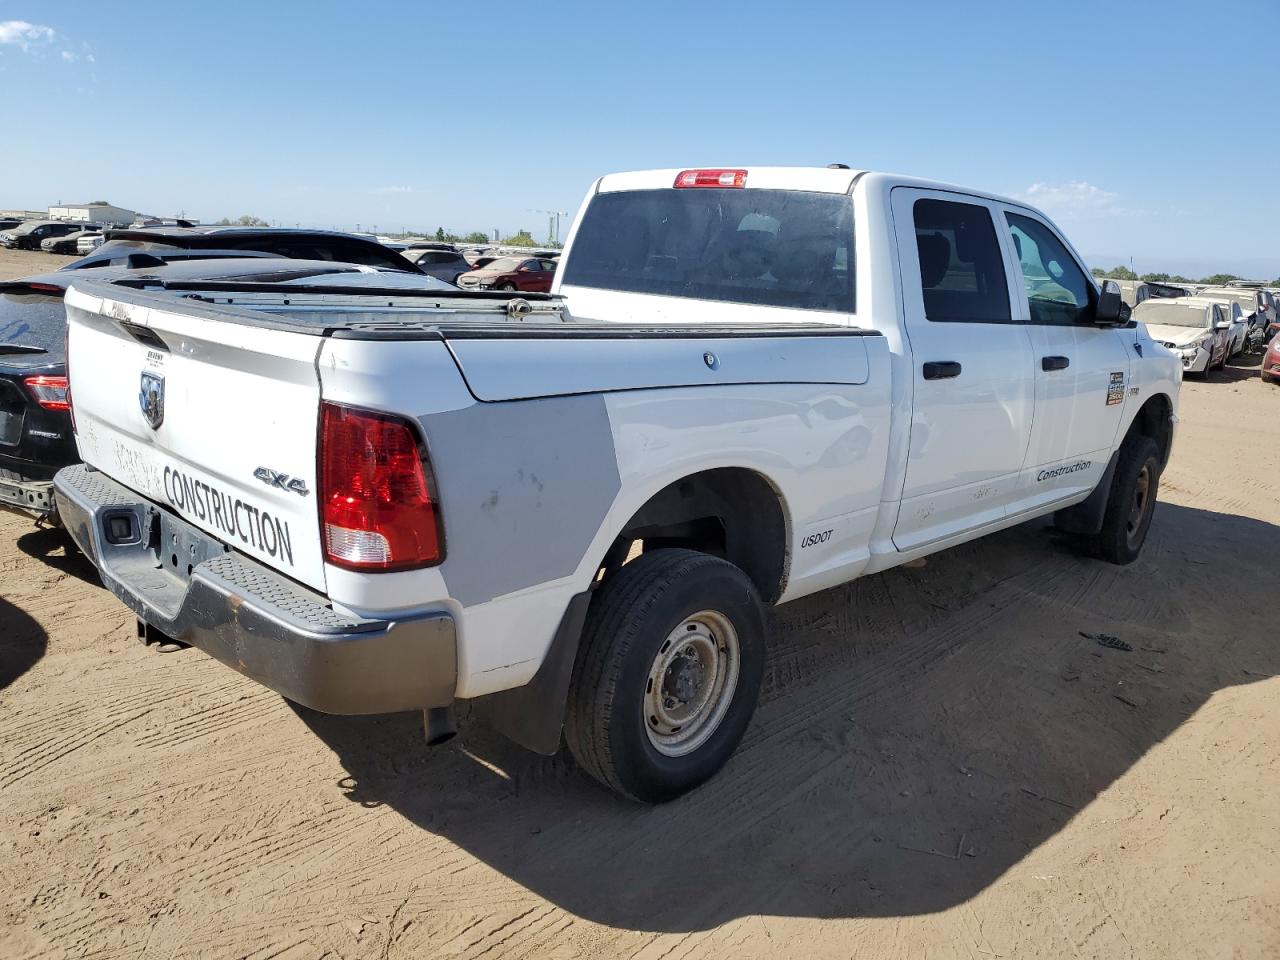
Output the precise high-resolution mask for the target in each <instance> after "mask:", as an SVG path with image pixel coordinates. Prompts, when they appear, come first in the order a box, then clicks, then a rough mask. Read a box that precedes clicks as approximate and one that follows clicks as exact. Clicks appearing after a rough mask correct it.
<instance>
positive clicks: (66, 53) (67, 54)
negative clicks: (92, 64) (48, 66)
mask: <svg viewBox="0 0 1280 960" xmlns="http://www.w3.org/2000/svg"><path fill="white" fill-rule="evenodd" d="M62 59H63V60H65V61H67V63H75V62H76V61H77V60H79V59H80V58H79V57H77V56H76V55H75V54H74V53H72V52H71V51H70V50H63V51H62Z"/></svg>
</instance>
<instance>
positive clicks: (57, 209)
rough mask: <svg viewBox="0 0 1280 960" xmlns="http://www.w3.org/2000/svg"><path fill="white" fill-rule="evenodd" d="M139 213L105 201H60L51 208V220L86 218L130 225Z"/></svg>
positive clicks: (99, 221) (96, 221) (105, 222)
mask: <svg viewBox="0 0 1280 960" xmlns="http://www.w3.org/2000/svg"><path fill="white" fill-rule="evenodd" d="M137 216H138V215H137V214H136V213H135V212H134V211H132V210H126V209H125V208H124V207H113V206H112V205H111V204H109V203H104V202H103V201H100V200H99V201H94V202H93V203H60V204H57V205H56V206H51V207H50V208H49V219H50V220H84V221H87V222H89V223H101V224H105V225H109V226H122V227H123V226H128V225H129V224H131V223H133V221H134V218H135V217H137Z"/></svg>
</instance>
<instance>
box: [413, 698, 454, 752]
mask: <svg viewBox="0 0 1280 960" xmlns="http://www.w3.org/2000/svg"><path fill="white" fill-rule="evenodd" d="M422 717H423V724H424V726H425V727H426V734H427V746H428V747H438V746H440V744H442V743H448V742H449V741H450V740H452V739H453V738H454V737H456V736H457V735H458V724H457V721H456V720H455V719H454V716H453V707H428V708H427V709H426V710H424V711H423V714H422Z"/></svg>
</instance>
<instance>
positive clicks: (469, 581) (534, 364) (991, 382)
mask: <svg viewBox="0 0 1280 960" xmlns="http://www.w3.org/2000/svg"><path fill="white" fill-rule="evenodd" d="M557 294H558V296H557ZM66 304H67V312H68V317H69V338H68V341H69V342H68V349H69V361H70V378H71V396H72V412H73V414H74V417H75V422H76V428H77V438H78V443H79V450H80V454H81V456H82V458H83V460H84V461H85V464H87V466H76V467H71V468H67V469H66V470H64V471H62V472H61V473H60V474H59V475H58V477H57V480H56V497H57V502H58V508H59V512H60V514H61V516H62V518H63V521H64V522H65V524H66V525H67V527H68V529H69V530H70V532H71V535H72V536H73V537H74V538H75V540H76V542H77V543H78V544H79V545H80V547H81V548H82V549H83V550H84V551H85V553H86V554H87V555H88V556H89V557H90V558H91V559H92V560H93V562H94V563H95V564H96V565H97V566H98V569H99V570H100V572H101V575H102V579H103V581H104V583H105V584H106V585H107V586H108V587H109V588H110V589H111V590H113V591H114V592H115V593H116V594H117V595H118V596H119V597H120V598H121V599H122V600H123V601H124V602H125V603H127V604H128V605H129V606H131V607H132V608H133V609H134V610H135V611H136V612H137V614H138V617H139V623H140V629H141V630H142V631H143V633H144V635H149V636H157V637H160V636H163V637H165V638H170V639H173V638H176V639H177V640H180V641H183V642H185V643H188V644H194V645H195V646H197V647H200V648H201V649H203V650H204V651H205V652H207V653H208V654H210V655H212V656H214V657H216V658H218V659H219V660H222V661H223V662H225V663H227V664H229V665H230V666H232V667H234V668H236V669H237V670H239V671H241V672H242V673H244V674H246V675H248V676H249V677H252V678H254V679H256V680H258V681H259V682H261V683H263V684H266V685H267V686H269V687H271V688H273V689H275V690H277V691H279V692H280V693H281V694H283V695H284V696H286V697H288V698H290V699H292V700H294V701H297V702H299V703H302V704H306V705H309V706H310V707H313V708H315V709H318V710H322V711H327V712H331V713H346V714H354V713H371V712H386V711H402V710H423V711H425V716H426V729H427V737H428V741H429V742H435V741H439V740H441V739H444V738H446V737H447V736H449V735H450V734H451V733H452V730H453V719H452V718H453V714H452V708H453V705H454V704H455V702H456V701H458V700H462V699H466V700H471V701H474V702H475V712H476V713H479V714H480V715H482V716H484V717H486V718H487V721H488V722H489V723H491V724H493V725H494V726H495V727H496V728H497V729H499V730H501V731H503V732H504V733H506V734H507V735H508V736H510V737H512V738H513V739H515V740H517V741H518V742H520V743H522V744H524V745H526V746H528V747H530V748H532V749H534V750H539V751H543V752H546V753H552V752H554V751H556V750H557V748H558V746H559V745H560V743H561V741H562V738H563V739H564V740H567V743H568V746H569V748H570V749H571V750H572V752H573V753H574V755H575V756H576V758H577V760H578V761H579V763H580V765H581V766H582V767H583V768H584V769H585V770H586V771H588V772H589V773H590V774H592V775H593V776H594V777H596V778H598V779H599V780H600V781H601V782H602V783H604V784H606V785H607V786H609V787H611V788H612V789H613V790H615V791H617V792H618V793H620V794H623V795H625V796H628V797H631V798H635V799H639V800H642V801H662V800H666V799H669V798H672V797H674V796H677V795H679V794H681V793H682V792H684V791H686V790H689V789H690V788H692V787H694V786H695V785H697V784H698V783H700V782H702V781H704V780H705V779H706V778H708V777H709V776H711V775H712V774H713V773H714V772H715V771H716V770H718V769H719V768H720V767H721V766H722V765H723V764H724V763H725V762H726V760H727V759H728V758H729V756H730V754H731V753H732V752H733V750H734V748H735V746H736V745H737V743H738V742H739V740H740V738H741V737H742V735H743V731H744V730H745V729H746V727H747V724H748V722H749V720H750V717H751V714H752V711H753V709H754V706H755V702H756V698H757V693H758V689H759V685H760V680H761V672H762V667H763V664H764V657H765V647H766V643H767V637H766V636H765V626H764V618H763V615H762V605H763V604H771V603H784V602H786V601H789V600H793V599H795V598H797V597H801V596H804V595H806V594H810V593H813V592H815V591H818V590H823V589H825V588H827V587H831V586H833V585H835V584H839V583H842V582H844V581H847V580H850V579H852V578H854V577H860V576H863V575H865V574H869V573H874V572H877V571H881V570H885V569H887V568H890V567H893V566H896V565H898V564H901V563H903V562H906V561H910V560H912V559H915V558H918V557H921V556H924V555H925V554H929V553H933V552H935V551H938V550H943V549H946V548H948V547H951V546H954V545H956V544H959V543H962V542H964V541H966V540H970V539H972V538H974V537H979V536H982V535H983V534H987V533H991V532H992V531H995V530H999V529H1001V528H1003V527H1008V526H1010V525H1011V524H1017V523H1022V522H1023V521H1026V520H1030V519H1032V518H1034V517H1039V516H1043V515H1048V514H1053V515H1054V516H1055V519H1056V524H1057V526H1058V527H1059V528H1060V529H1062V530H1066V531H1069V532H1072V533H1075V534H1078V535H1079V536H1080V537H1081V538H1082V540H1083V541H1084V543H1085V544H1087V546H1088V548H1089V549H1090V550H1091V551H1092V552H1093V554H1094V555H1096V556H1097V557H1099V558H1101V559H1103V560H1107V561H1111V562H1113V563H1128V562H1129V561H1132V560H1133V559H1134V558H1135V557H1136V556H1137V555H1138V552H1139V550H1140V549H1141V547H1142V544H1143V541H1144V538H1145V537H1146V534H1147V529H1148V525H1149V523H1150V521H1151V515H1152V507H1153V504H1154V501H1155V498H1156V490H1157V485H1158V483H1159V478H1160V473H1161V470H1162V468H1163V466H1164V464H1165V463H1166V460H1167V458H1168V456H1169V451H1170V445H1171V442H1172V437H1173V426H1174V423H1175V419H1176V416H1175V411H1176V406H1177V398H1178V390H1179V386H1180V382H1181V367H1180V364H1179V362H1178V360H1177V359H1176V358H1175V357H1174V356H1173V355H1172V354H1171V353H1170V352H1169V351H1168V350H1166V349H1165V348H1163V347H1162V346H1160V345H1159V344H1157V343H1155V342H1154V341H1152V340H1151V338H1150V337H1149V336H1147V335H1146V333H1145V330H1144V329H1143V327H1142V326H1141V325H1138V324H1136V323H1133V322H1130V321H1129V320H1128V314H1127V311H1126V310H1125V309H1124V308H1123V307H1122V305H1121V302H1120V297H1119V294H1118V291H1117V290H1115V289H1106V288H1104V289H1101V290H1100V289H1099V288H1098V287H1097V286H1096V285H1095V283H1094V280H1093V278H1092V277H1091V275H1090V273H1089V271H1088V270H1087V269H1086V268H1085V266H1084V262H1083V261H1082V259H1081V258H1080V257H1079V255H1078V254H1077V253H1076V252H1075V251H1074V250H1073V249H1072V247H1071V246H1070V244H1068V242H1067V241H1066V240H1065V239H1064V238H1063V236H1062V234H1061V233H1060V232H1059V230H1058V229H1057V228H1056V227H1055V226H1054V225H1053V223H1052V222H1051V221H1050V220H1049V219H1047V218H1046V217H1045V216H1044V215H1043V214H1041V213H1039V212H1038V211H1036V210H1034V209H1032V208H1030V207H1028V206H1026V205H1025V204H1022V203H1018V202H1016V201H1013V200H1007V199H1002V198H1000V197H995V196H990V195H987V194H983V193H978V192H975V191H971V190H964V189H960V188H957V187H953V186H946V185H943V184H939V183H933V182H929V181H923V180H914V179H908V178H904V177H897V176H888V175H883V174H875V173H858V172H855V171H851V170H848V169H844V168H840V169H808V168H753V169H715V170H684V171H680V170H660V171H653V172H643V173H625V174H616V175H611V176H606V177H604V178H602V179H600V180H598V181H597V182H596V183H595V184H593V185H592V187H591V190H590V192H589V194H588V196H587V198H586V200H585V202H584V204H583V206H582V209H581V211H580V213H579V215H578V217H577V220H576V224H575V227H574V230H573V232H572V235H571V237H570V239H569V243H568V246H567V249H566V252H565V255H564V261H563V265H562V267H561V270H560V272H559V274H558V276H557V279H556V289H555V290H554V291H553V294H552V295H550V296H548V295H541V296H539V295H528V296H526V297H513V296H512V295H510V294H486V293H472V294H468V293H463V292H458V293H456V294H452V295H450V294H444V293H442V294H439V295H434V294H430V295H424V294H422V293H421V292H405V291H403V290H394V289H388V290H385V291H382V290H368V289H364V290H353V291H343V290H342V289H340V288H339V289H335V288H332V287H330V288H325V289H316V290H308V288H306V287H305V286H302V287H297V288H295V289H292V290H288V291H282V290H280V289H279V288H275V289H272V288H270V287H260V286H255V285H252V284H248V285H246V284H236V283H226V284H209V283H163V282H154V283H151V284H135V285H133V286H132V287H126V286H121V285H118V284H105V283H101V282H94V281H92V280H86V281H77V282H76V283H75V285H74V286H73V287H72V288H71V290H70V291H69V292H68V294H67V297H66Z"/></svg>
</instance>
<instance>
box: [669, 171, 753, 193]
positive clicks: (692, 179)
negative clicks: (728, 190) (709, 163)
mask: <svg viewBox="0 0 1280 960" xmlns="http://www.w3.org/2000/svg"><path fill="white" fill-rule="evenodd" d="M746 185H747V171H745V170H681V171H680V173H679V174H678V175H677V176H676V182H675V184H674V186H675V187H677V188H680V189H686V188H689V187H745V186H746Z"/></svg>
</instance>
